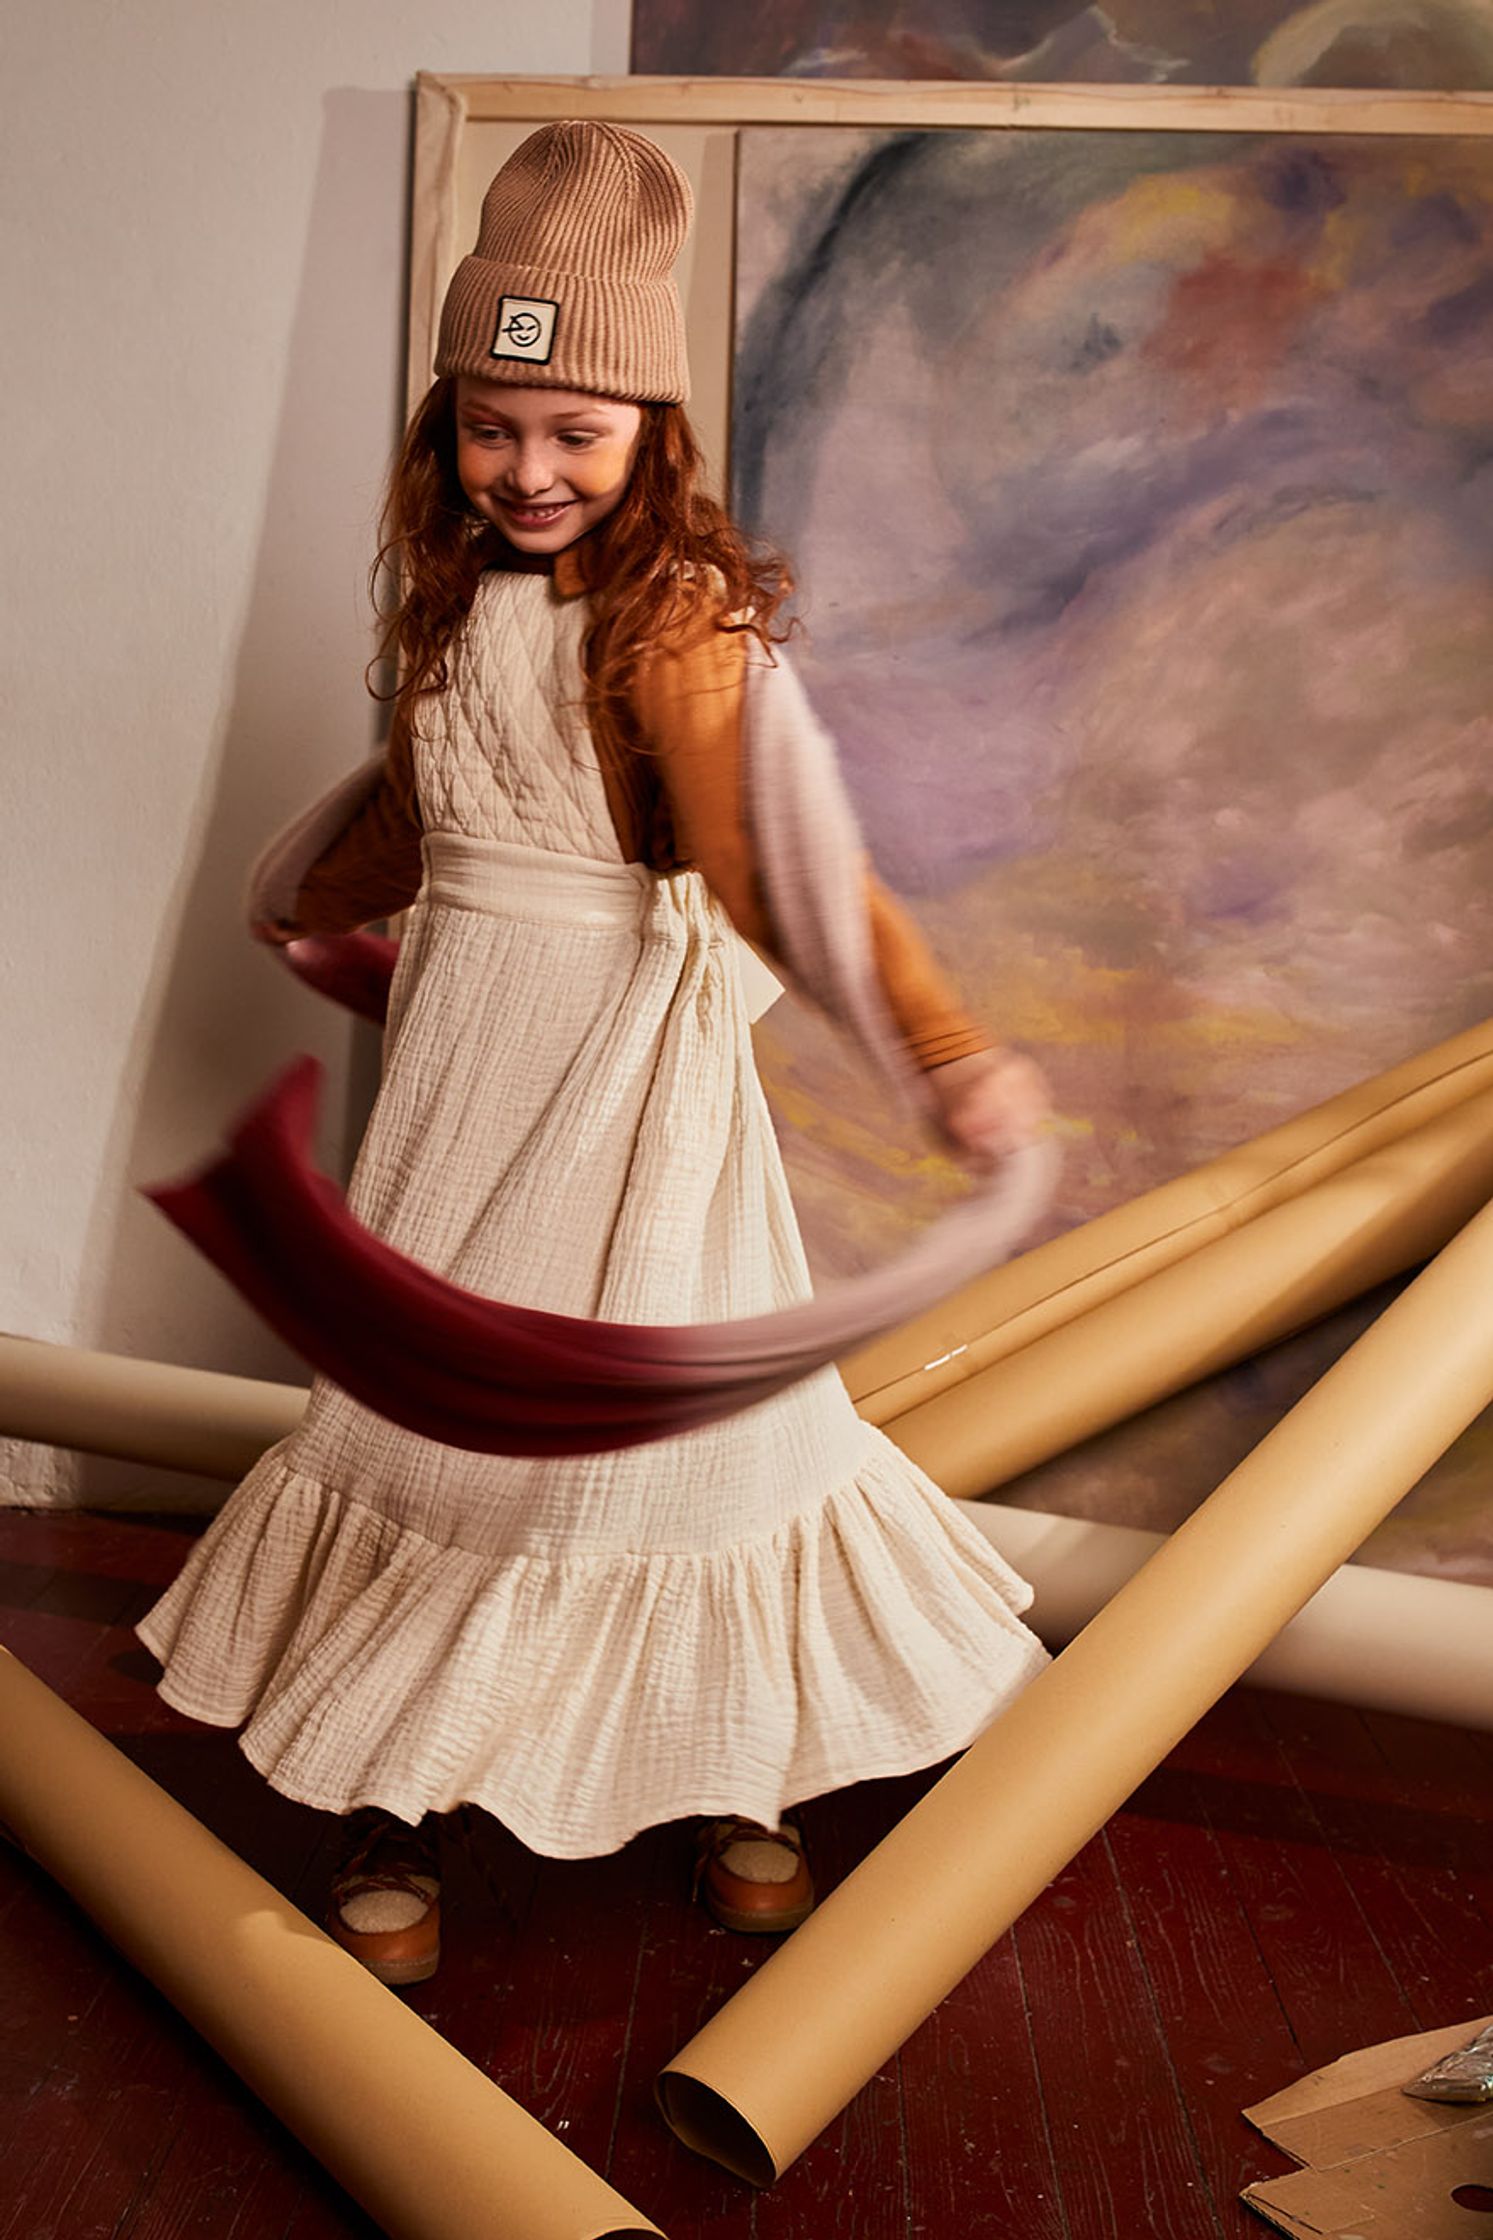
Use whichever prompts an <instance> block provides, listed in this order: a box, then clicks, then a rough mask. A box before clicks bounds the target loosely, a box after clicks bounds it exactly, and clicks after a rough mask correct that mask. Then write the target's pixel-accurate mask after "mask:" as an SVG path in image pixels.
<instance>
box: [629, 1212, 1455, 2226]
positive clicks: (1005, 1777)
mask: <svg viewBox="0 0 1493 2240" xmlns="http://www.w3.org/2000/svg"><path fill="white" fill-rule="evenodd" d="M1490 1298H1493V1208H1487V1209H1485V1210H1484V1211H1483V1212H1482V1213H1480V1214H1479V1215H1478V1217H1477V1218H1476V1220H1475V1221H1473V1222H1472V1223H1471V1224H1470V1225H1469V1226H1468V1227H1467V1228H1466V1229H1465V1230H1463V1231H1462V1233H1461V1234H1460V1235H1459V1236H1458V1237H1456V1238H1455V1239H1454V1240H1453V1242H1452V1243H1451V1244H1449V1245H1448V1246H1447V1247H1446V1249H1445V1251H1444V1252H1443V1253H1442V1254H1441V1255H1440V1257H1439V1258H1438V1259H1437V1260H1436V1261H1435V1262H1433V1264H1432V1265H1431V1267H1430V1268H1428V1269H1427V1270H1426V1271H1425V1272H1424V1274H1422V1275H1421V1276H1419V1277H1418V1278H1417V1279H1416V1281H1415V1282H1414V1283H1413V1284H1411V1285H1410V1286H1409V1288H1408V1289H1407V1290H1406V1291H1405V1292H1403V1293H1402V1294H1401V1296H1400V1297H1399V1298H1398V1299H1397V1300H1396V1301H1395V1302H1394V1304H1393V1305H1392V1306H1390V1307H1389V1308H1388V1309H1387V1310H1386V1312H1385V1313H1384V1314H1383V1315H1382V1316H1381V1317H1380V1319H1379V1320H1378V1321H1377V1322H1376V1323H1375V1324H1374V1325H1373V1327H1372V1328H1371V1329H1370V1330H1368V1331H1367V1332H1366V1333H1365V1335H1364V1336H1363V1337H1362V1338H1361V1339H1360V1340H1359V1341H1358V1343H1357V1344H1356V1345H1355V1346H1353V1347H1352V1348H1351V1349H1350V1351H1349V1352H1347V1353H1346V1354H1344V1356H1343V1358H1342V1359H1341V1360H1340V1361H1339V1362H1337V1363H1336V1364H1335V1365H1334V1367H1333V1368H1332V1369H1330V1370H1329V1371H1328V1373H1327V1375H1326V1376H1325V1377H1324V1378H1323V1379H1322V1381H1321V1382H1320V1383H1319V1384H1318V1385H1316V1386H1315V1387H1314V1388H1313V1390H1312V1391H1311V1392H1310V1393H1308V1394H1307V1396H1306V1398H1305V1399H1304V1400H1302V1401H1301V1402H1300V1403H1299V1404H1298V1405H1297V1407H1295V1408H1294V1409H1293V1410H1292V1411H1291V1413H1290V1415H1288V1416H1287V1417H1286V1418H1285V1419H1284V1421H1283V1422H1281V1423H1280V1424H1278V1425H1277V1426H1276V1428H1275V1430H1274V1431H1272V1432H1271V1433H1270V1435H1269V1437H1268V1438H1266V1439H1264V1440H1263V1441H1262V1442H1261V1444H1260V1445H1259V1446H1258V1447H1257V1448H1256V1449H1255V1451H1254V1453H1253V1454H1252V1455H1250V1456H1249V1457H1248V1459H1247V1460H1246V1461H1245V1462H1243V1463H1242V1464H1241V1465H1240V1467H1239V1468H1238V1469H1237V1470H1235V1471H1234V1472H1233V1473H1232V1474H1231V1475H1230V1476H1229V1477H1228V1478H1227V1479H1225V1481H1224V1483H1223V1484H1222V1485H1221V1486H1220V1487H1219V1489H1218V1491H1217V1492H1216V1493H1214V1494H1213V1495H1212V1496H1211V1497H1210V1498H1209V1500H1208V1501H1206V1502H1205V1503H1204V1505H1203V1507H1202V1508H1201V1509H1199V1510H1198V1511H1197V1513H1196V1514H1195V1515H1194V1516H1193V1517H1191V1518H1189V1520H1188V1522H1187V1523H1186V1524H1184V1525H1183V1526H1182V1527H1181V1529H1180V1531H1178V1532H1177V1533H1175V1534H1174V1535H1173V1536H1172V1538H1171V1539H1170V1540H1168V1541H1167V1543H1166V1545H1165V1546H1164V1547H1163V1548H1162V1549H1161V1550H1160V1551H1159V1553H1158V1554H1156V1555H1155V1556H1153V1557H1152V1558H1151V1561H1150V1562H1149V1563H1148V1564H1147V1565H1146V1566H1145V1568H1144V1569H1143V1570H1142V1571H1140V1572H1139V1573H1138V1574H1137V1575H1136V1577H1135V1578H1133V1579H1132V1580H1131V1581H1130V1583H1129V1585H1128V1586H1125V1587H1123V1588H1122V1589H1121V1590H1120V1592H1119V1594H1117V1595H1116V1596H1115V1598H1114V1600H1113V1601H1112V1602H1110V1603H1109V1604H1108V1605H1107V1606H1106V1608H1105V1609H1104V1610H1103V1611H1101V1612H1100V1614H1099V1616H1098V1617H1097V1618H1095V1619H1094V1621H1093V1623H1092V1624H1091V1625H1090V1626H1088V1627H1087V1628H1086V1630H1085V1631H1084V1632H1083V1633H1082V1634H1080V1636H1079V1638H1078V1639H1077V1641H1075V1642H1074V1643H1073V1645H1072V1647H1071V1648H1069V1649H1066V1650H1065V1651H1064V1652H1063V1654H1062V1656H1060V1657H1059V1658H1058V1659H1057V1661H1056V1663H1054V1664H1053V1665H1051V1666H1050V1667H1049V1668H1048V1670H1047V1671H1046V1672H1044V1673H1041V1674H1040V1675H1039V1676H1038V1678H1037V1679H1036V1680H1034V1681H1033V1682H1032V1683H1031V1685H1030V1687H1029V1688H1027V1690H1026V1691H1025V1693H1024V1694H1022V1695H1021V1696H1019V1697H1018V1698H1017V1700H1016V1702H1015V1703H1014V1704H1013V1705H1012V1706H1011V1707H1010V1709H1009V1710H1007V1711H1006V1712H1004V1713H1003V1714H1002V1715H1001V1717H1000V1718H998V1719H997V1720H996V1721H995V1723H994V1724H993V1725H992V1726H991V1727H989V1728H988V1729H987V1730H986V1732H985V1733H984V1734H983V1735H982V1736H981V1737H980V1739H979V1740H978V1741H977V1742H976V1743H975V1744H974V1745H973V1747H972V1748H971V1749H970V1750H969V1751H968V1753H967V1754H966V1755H965V1756H964V1757H963V1758H962V1759H961V1760H960V1762H959V1763H958V1765H956V1766H955V1767H954V1768H953V1770H952V1771H951V1772H950V1773H948V1774H946V1775H945V1776H944V1778H943V1780H942V1781H940V1782H939V1783H938V1784H937V1786H936V1787H935V1788H933V1789H931V1790H930V1791H929V1792H928V1794H927V1796H926V1797H924V1798H923V1799H922V1801H921V1802H920V1803H919V1804H918V1805H916V1806H915V1807H914V1809H913V1810H912V1811H911V1812H910V1813H909V1814H908V1815H907V1817H906V1819H905V1820H903V1821H902V1822H901V1823H900V1824H899V1826H898V1827H896V1828H895V1829H894V1830H893V1831H892V1833H891V1834H890V1835H889V1836H888V1837H887V1838H886V1840H885V1841H884V1842H883V1843H881V1844H879V1845H878V1846H877V1848H876V1850H875V1851H873V1852H872V1853H871V1855H870V1857H869V1858H868V1859H866V1860H865V1861H864V1862H863V1864H862V1865H861V1866H860V1867H858V1868H857V1869H856V1871H855V1872H854V1874H852V1875H851V1876H850V1877H849V1878H848V1880H846V1881H845V1882H844V1883H842V1884H841V1885H840V1887H839V1889H837V1890H835V1891H833V1892H832V1893H831V1895H830V1896H829V1897H828V1898H827V1899H826V1900H825V1902H824V1904H823V1905H822V1906H821V1907H820V1909H819V1911H818V1912H817V1913H815V1914H811V1915H810V1917H809V1919H808V1921H807V1922H805V1924H804V1926H803V1927H802V1928H801V1929H799V1930H797V1931H796V1932H795V1934H794V1935H793V1936H792V1937H791V1938H790V1939H789V1940H788V1942H787V1944H786V1945H784V1946H783V1947H782V1948H781V1950H780V1951H778V1952H777V1953H775V1954H774V1955H773V1957H772V1959H771V1960H769V1961H768V1962H767V1964H766V1966H765V1967H764V1968H762V1969H761V1970H760V1971H759V1972H758V1973H757V1974H756V1975H755V1976H753V1977H752V1978H751V1979H750V1980H749V1981H748V1982H747V1983H745V1984H744V1985H743V1986H742V1988H741V1990H740V1991H738V1992H737V1993H736V1995H735V1997H734V1998H732V1999H731V2000H730V2001H729V2002H728V2003H727V2005H726V2006H725V2007H723V2008H722V2009H721V2010H720V2012H719V2013H718V2014H716V2015H715V2016H714V2017H713V2018H712V2020H711V2021H709V2022H708V2023H707V2024H706V2025H705V2027H704V2029H703V2030H702V2031H700V2033H699V2035H698V2036H697V2037H695V2038H694V2039H692V2040H691V2041H690V2043H689V2044H688V2045H687V2046H686V2047H685V2048H684V2050H683V2051H682V2052H681V2053H680V2054H679V2055H678V2056H677V2057H676V2059H675V2060H674V2061H673V2062H671V2063H670V2065H669V2067H668V2069H667V2070H666V2071H665V2073H664V2075H663V2077H662V2078H661V2079H660V2083H659V2096H660V2100H661V2102H662V2104H663V2108H664V2112H665V2114H666V2116H667V2117H668V2120H669V2122H670V2124H671V2125H672V2127H673V2129H674V2130H675V2131H676V2132H677V2133H678V2135H679V2137H680V2138H681V2139H682V2140H684V2142H685V2143H686V2144H687V2145H689V2146H691V2147H694V2148H695V2149H696V2150H697V2151H698V2152H700V2153H702V2154H705V2155H708V2156H710V2157H711V2158H712V2159H713V2160H715V2161H717V2162H720V2163H723V2164H724V2165H725V2167H726V2168H727V2169H730V2170H734V2171H736V2172H738V2173H739V2174H740V2175H741V2176H743V2177H746V2178H748V2179H751V2180H752V2181H754V2182H755V2183H757V2184H759V2185H760V2184H767V2183H769V2182H770V2181H771V2180H772V2179H773V2178H774V2177H775V2176H777V2175H779V2174H780V2173H781V2172H782V2171H783V2170H785V2169H786V2168H787V2167H788V2165H789V2164H790V2163H791V2162H792V2161H793V2160H794V2158H795V2157H796V2156H797V2155H799V2154H801V2153H802V2151H803V2149H804V2148H805V2147H806V2146H807V2145H808V2144H809V2142H810V2140H811V2139H813V2138H814V2137H815V2136H816V2135H817V2134H818V2133H819V2132H820V2131H821V2130H822V2129H823V2128H824V2126H825V2124H826V2123H828V2122H829V2121H830V2119H831V2118H832V2117H833V2116H834V2115H836V2114H837V2113H838V2112H839V2110H840V2109H841V2108H843V2107H844V2106H845V2104H846V2102H847V2101H848V2100H849V2099H851V2097H852V2096H853V2095H854V2094H855V2093H856V2092H857V2091H859V2089H860V2087H861V2086H862V2085H863V2084H865V2083H866V2082H867V2080H868V2079H869V2078H870V2077H871V2076H872V2075H874V2073H875V2071H876V2070H877V2069H878V2068H879V2067H880V2066H881V2064H882V2062H883V2061H885V2060H886V2059H887V2058H888V2057H889V2056H890V2055H891V2054H892V2053H894V2052H895V2051H896V2049H897V2048H898V2046H900V2045H901V2044H902V2042H903V2041H904V2039H905V2038H907V2037H908V2035H909V2034H910V2033H911V2032H912V2031H913V2030H915V2029H916V2028H917V2026H918V2024H919V2023H920V2022H921V2021H922V2020H923V2019H924V2018H925V2016H927V2015H928V2014H929V2013H931V2011H932V2009H933V2008H934V2007H936V2006H937V2005H938V2003H939V2001H940V2000H941V1999H943V1998H944V1997H945V1996H946V1995H947V1994H948V1992H949V1991H951V1990H952V1989H953V1987H954V1985H955V1984H956V1983H958V1982H959V1981H960V1980H961V1978H962V1977H963V1976H965V1975H966V1974H967V1973H968V1972H969V1970H970V1969H971V1968H972V1967H973V1966H974V1965H975V1963H976V1962H977V1961H978V1960H979V1959H980V1958H981V1957H982V1955H983V1954H984V1953H986V1952H987V1951H988V1950H989V1949H990V1947H991V1945H992V1944H994V1942H995V1940H996V1939H997V1938H998V1937H999V1936H1001V1935H1002V1934H1003V1933H1004V1932H1005V1930H1007V1929H1008V1928H1009V1927H1010V1925H1011V1923H1012V1922H1013V1921H1014V1920H1015V1919H1016V1918H1017V1916H1018V1915H1019V1914H1020V1913H1021V1912H1022V1911H1023V1909H1024V1908H1025V1907H1026V1906H1028V1905H1030V1903H1031V1902H1032V1900H1033V1899H1034V1898H1035V1897H1036V1896H1037V1895H1038V1893H1039V1892H1040V1891H1041V1890H1042V1889H1043V1888H1044V1887H1045V1886H1046V1884H1047V1883H1048V1882H1049V1881H1050V1880H1051V1878H1052V1877H1053V1876H1054V1875H1055V1874H1057V1873H1058V1872H1059V1871H1060V1869H1061V1868H1062V1867H1063V1866H1064V1865H1065V1864H1066V1863H1067V1862H1068V1860H1070V1859H1071V1858H1072V1857H1073V1856H1074V1854H1075V1853H1076V1852H1077V1851H1078V1850H1080V1849H1081V1847H1082V1846H1083V1845H1084V1844H1085V1843H1086V1842H1087V1841H1088V1840H1089V1838H1090V1837H1091V1836H1092V1835H1093V1834H1094V1833H1095V1831H1096V1830H1097V1829H1098V1828H1100V1827H1102V1826H1103V1824H1104V1822H1105V1821H1106V1820H1107V1819H1108V1818H1109V1816H1110V1814H1111V1813H1112V1812H1114V1811H1115V1810H1116V1809H1117V1807H1118V1806H1119V1805H1121V1804H1122V1803H1123V1802H1124V1800H1125V1798H1126V1797H1127V1796H1129V1795H1130V1793H1131V1791H1132V1790H1133V1789H1134V1788H1135V1787H1136V1785H1137V1783H1138V1782H1140V1781H1141V1780H1143V1779H1144V1778H1145V1776H1146V1774H1148V1773H1149V1772H1151V1771H1152V1770H1153V1768H1154V1767H1155V1766H1157V1765H1158V1764H1159V1763H1160V1761H1161V1760H1162V1758H1164V1757H1165V1756H1166V1753H1167V1752H1168V1751H1169V1750H1170V1749H1171V1748H1172V1747H1173V1746H1174V1744H1175V1743H1176V1742H1177V1741H1178V1740H1179V1739H1180V1738H1181V1736H1182V1735H1184V1734H1185V1733H1186V1732H1187V1730H1188V1728H1189V1727H1190V1726H1192V1725H1193V1723H1194V1722H1195V1721H1196V1720H1197V1719H1198V1718H1200V1717H1201V1715H1202V1713H1203V1712H1204V1711H1206V1710H1207V1709H1208V1707H1209V1705H1210V1704H1212V1703H1214V1702H1215V1701H1216V1700H1217V1699H1218V1697H1219V1696H1220V1695H1222V1693H1223V1692H1224V1690H1225V1689H1226V1688H1227V1687H1229V1686H1230V1685H1231V1684H1232V1683H1233V1682H1234V1681H1235V1680H1237V1679H1238V1678H1239V1676H1240V1675H1241V1673H1243V1672H1244V1671H1246V1670H1247V1669H1248V1667H1249V1666H1250V1664H1251V1663H1252V1662H1253V1661H1254V1659H1255V1658H1256V1657H1258V1656H1259V1655H1260V1653H1261V1651H1262V1650H1263V1649H1264V1648H1265V1647H1266V1645H1267V1643H1268V1642H1270V1641H1271V1640H1272V1639H1273V1638H1274V1636H1275V1635H1276V1634H1277V1633H1278V1632H1279V1631H1280V1629H1281V1627H1282V1626H1284V1625H1285V1623H1286V1622H1287V1620H1288V1619H1289V1618H1291V1617H1292V1616H1293V1615H1294V1613H1295V1612H1296V1611H1297V1610H1299V1609H1300V1608H1301V1606H1302V1604H1303V1603H1305V1602H1306V1601H1307V1600H1308V1599H1309V1597H1310V1596H1312V1595H1313V1594H1315V1593H1316V1592H1317V1590H1318V1589H1319V1588H1320V1587H1321V1586H1322V1585H1323V1583H1324V1582H1325V1581H1326V1580H1327V1579H1328V1578H1329V1577H1330V1576H1331V1575H1332V1573H1333V1571H1334V1570H1335V1569H1336V1568H1337V1566H1338V1565H1339V1564H1341V1563H1343V1562H1344V1561H1345V1560H1346V1559H1347V1557H1348V1556H1349V1555H1351V1554H1352V1552H1353V1550H1354V1549H1355V1548H1356V1547H1357V1546H1358V1545H1359V1544H1360V1543H1361V1542H1362V1541H1363V1540H1364V1539H1365V1538H1366V1537H1367V1536H1368V1534H1369V1533H1370V1532H1371V1531H1372V1530H1373V1529H1374V1527H1375V1526H1376V1525H1377V1524H1379V1523H1380V1522H1381V1521H1382V1519H1383V1518H1384V1517H1385V1516H1386V1515H1387V1514H1388V1512H1389V1511H1390V1509H1392V1508H1393V1506H1394V1504H1395V1503H1396V1502H1397V1501H1398V1500H1399V1499H1400V1498H1401V1497H1402V1495H1404V1494H1405V1493H1406V1492H1407V1491H1408V1490H1409V1488H1410V1487H1411V1486H1413V1485H1414V1484H1415V1483H1416V1481H1417V1479H1419V1478H1420V1477H1421V1476H1422V1474H1423V1473H1424V1472H1425V1471H1426V1470H1427V1469H1428V1468H1429V1467H1430V1465H1431V1464H1432V1463H1433V1462H1434V1461H1435V1460H1436V1458H1437V1456H1438V1455H1439V1454H1441V1453H1442V1452H1444V1450H1445V1449H1446V1448H1447V1447H1448V1446H1449V1445H1450V1444H1451V1442H1452V1440H1453V1439H1455V1438H1456V1437H1457V1436H1458V1434H1459V1433H1460V1432H1461V1431H1463V1430H1464V1429H1465V1428H1466V1426H1467V1425H1468V1424H1469V1423H1470V1422H1471V1421H1472V1420H1473V1418H1474V1417H1475V1416H1476V1415H1477V1414H1478V1413H1479V1412H1480V1410H1481V1409H1483V1408H1484V1407H1486V1406H1487V1405H1488V1403H1489V1401H1490V1400H1493V1314H1490V1312H1489V1300H1490Z"/></svg>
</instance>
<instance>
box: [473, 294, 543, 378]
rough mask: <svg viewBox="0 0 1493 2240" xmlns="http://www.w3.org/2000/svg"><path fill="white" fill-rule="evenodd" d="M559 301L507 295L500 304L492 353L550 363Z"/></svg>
mask: <svg viewBox="0 0 1493 2240" xmlns="http://www.w3.org/2000/svg"><path fill="white" fill-rule="evenodd" d="M559 315H560V306H559V305H558V303H551V302H549V301H548V300H547V299H546V298H545V297H543V296H504V298H503V300H502V302H501V303H500V304H499V305H498V324H497V334H496V336H495V338H494V341H493V346H492V349H491V351H490V352H489V355H490V356H491V357H494V358H523V359H525V360H526V361H527V362H528V363H529V364H530V365H541V366H542V365H547V364H548V363H549V357H550V352H551V351H552V350H553V348H554V344H555V321H556V319H557V318H558V317H559Z"/></svg>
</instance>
